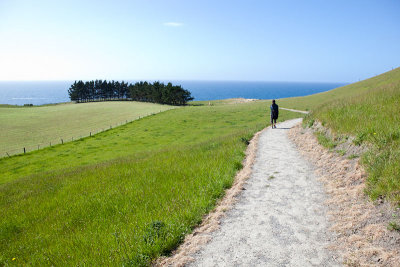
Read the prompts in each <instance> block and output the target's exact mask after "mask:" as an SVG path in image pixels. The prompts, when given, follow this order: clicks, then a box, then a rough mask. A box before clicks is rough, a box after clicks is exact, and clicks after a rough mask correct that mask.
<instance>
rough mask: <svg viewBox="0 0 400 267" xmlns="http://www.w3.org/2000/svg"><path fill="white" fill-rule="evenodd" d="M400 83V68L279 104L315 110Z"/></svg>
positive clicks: (287, 99) (280, 101)
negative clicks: (337, 101)
mask: <svg viewBox="0 0 400 267" xmlns="http://www.w3.org/2000/svg"><path fill="white" fill-rule="evenodd" d="M399 81H400V68H397V69H394V70H392V71H389V72H386V73H384V74H381V75H378V76H375V77H372V78H370V79H366V80H363V81H360V82H356V83H352V84H349V85H346V86H342V87H339V88H336V89H333V90H330V91H327V92H323V93H318V94H314V95H309V96H303V97H290V98H285V99H280V100H279V104H280V105H281V106H282V107H288V108H289V107H290V108H294V109H300V110H313V109H315V108H317V107H318V106H321V105H324V104H325V103H328V102H332V101H335V100H345V99H347V98H350V97H356V96H358V95H363V94H366V93H367V92H368V90H371V89H374V88H378V87H381V86H386V85H389V84H395V83H399Z"/></svg>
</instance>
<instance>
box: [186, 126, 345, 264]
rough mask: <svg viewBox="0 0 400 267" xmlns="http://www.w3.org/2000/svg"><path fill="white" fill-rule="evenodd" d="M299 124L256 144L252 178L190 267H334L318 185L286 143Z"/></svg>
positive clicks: (271, 132)
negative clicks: (293, 129) (289, 132)
mask: <svg viewBox="0 0 400 267" xmlns="http://www.w3.org/2000/svg"><path fill="white" fill-rule="evenodd" d="M300 121H301V119H296V120H291V121H286V122H283V123H280V124H278V128H277V129H268V130H266V131H264V132H263V133H262V134H261V136H260V139H259V143H258V151H257V157H256V160H255V163H254V166H253V171H252V174H251V176H250V178H249V180H248V181H247V183H246V185H245V187H244V190H243V191H242V193H241V194H240V195H239V197H238V201H237V203H236V204H235V205H234V207H233V208H232V209H231V210H230V211H228V212H227V213H226V216H225V217H224V218H223V219H222V221H221V227H220V229H218V230H217V231H215V232H213V233H212V234H211V236H212V238H211V240H210V242H208V243H207V244H206V245H204V247H203V248H202V249H201V250H200V251H198V252H197V253H196V254H195V255H194V258H195V261H194V262H192V263H191V264H189V266H338V265H339V264H338V263H337V261H336V259H335V256H334V255H332V254H331V253H330V252H329V251H328V250H327V249H326V246H327V245H329V240H330V238H332V236H330V234H329V233H328V230H327V229H328V222H327V217H326V209H325V207H324V205H323V203H324V194H323V188H322V185H321V184H320V183H319V182H318V181H317V180H316V178H315V176H314V174H313V170H312V167H311V166H310V165H309V163H307V162H306V161H305V160H304V159H303V158H302V157H301V156H300V154H299V153H298V152H297V150H296V147H295V146H294V144H292V143H291V142H290V141H289V139H288V138H287V131H288V129H290V128H291V127H293V126H294V125H296V124H297V123H299V122H300Z"/></svg>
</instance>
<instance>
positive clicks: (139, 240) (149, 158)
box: [0, 101, 299, 266]
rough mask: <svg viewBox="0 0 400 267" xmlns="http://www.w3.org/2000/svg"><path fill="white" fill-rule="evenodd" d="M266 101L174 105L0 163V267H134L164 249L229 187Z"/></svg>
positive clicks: (262, 119)
mask: <svg viewBox="0 0 400 267" xmlns="http://www.w3.org/2000/svg"><path fill="white" fill-rule="evenodd" d="M268 105H269V102H267V103H266V102H263V101H259V102H253V103H247V104H237V105H218V106H194V107H185V108H180V109H174V110H170V111H166V112H163V113H160V114H157V115H154V116H149V117H146V118H144V119H140V120H137V121H134V122H132V123H128V124H126V125H123V126H121V127H118V128H115V129H112V130H109V131H106V132H104V133H100V134H98V135H96V136H95V137H88V138H84V139H82V140H79V141H74V142H70V143H68V144H64V145H58V146H54V147H51V148H45V149H43V150H40V151H36V152H32V153H29V154H27V155H21V156H15V157H12V158H3V159H0V166H1V168H2V173H1V174H0V209H1V210H2V216H1V218H0V240H1V242H0V265H7V264H13V263H14V264H18V265H96V266H98V265H110V264H111V265H143V264H148V263H149V262H150V261H151V259H154V258H156V257H158V256H160V255H162V254H164V253H167V252H168V251H170V250H171V249H172V248H174V247H175V246H176V245H177V244H178V243H179V242H180V241H181V240H182V238H183V237H184V235H185V234H186V233H188V232H189V231H191V229H192V228H193V227H194V226H195V225H196V224H197V223H198V222H200V220H201V218H202V216H203V215H204V214H205V213H207V212H208V211H209V210H210V209H212V207H213V206H214V205H215V202H216V200H217V199H218V198H219V197H220V196H221V195H222V194H223V192H224V189H225V188H227V187H229V186H230V185H231V183H232V181H233V177H234V174H235V173H236V171H237V170H238V169H240V168H241V161H242V159H243V157H244V153H243V152H244V150H245V148H246V144H247V142H248V140H249V139H250V138H251V136H252V135H253V134H254V133H255V132H256V131H258V130H260V129H262V128H264V127H265V126H266V125H267V121H268V115H269V114H267V113H266V110H267V107H268ZM298 116H299V114H296V113H292V112H285V111H282V114H281V120H283V119H289V118H294V117H298ZM13 259H14V260H13Z"/></svg>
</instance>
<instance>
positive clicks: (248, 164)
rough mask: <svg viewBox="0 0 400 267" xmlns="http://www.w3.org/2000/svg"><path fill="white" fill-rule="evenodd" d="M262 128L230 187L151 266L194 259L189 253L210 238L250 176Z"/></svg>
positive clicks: (249, 146)
mask: <svg viewBox="0 0 400 267" xmlns="http://www.w3.org/2000/svg"><path fill="white" fill-rule="evenodd" d="M264 130H265V129H264ZM264 130H262V131H260V132H258V133H256V134H255V135H254V137H253V138H252V139H251V141H250V143H249V145H248V146H247V149H246V157H245V159H244V161H243V168H242V169H241V170H240V171H239V172H238V173H237V174H236V176H235V180H234V183H233V185H232V187H231V188H229V189H227V190H226V192H225V196H224V197H223V199H221V200H220V201H219V202H218V203H217V205H216V207H215V209H214V210H213V211H211V212H210V213H209V214H207V215H206V216H205V217H204V219H203V221H202V223H201V225H200V226H198V227H196V229H195V230H194V231H193V233H191V234H189V235H187V236H186V237H185V240H184V242H183V244H181V245H180V246H179V248H178V249H177V250H176V251H174V252H173V253H172V255H171V256H170V257H161V258H159V259H157V261H156V262H154V264H153V266H185V265H186V264H187V263H189V262H191V261H193V260H194V258H193V257H192V256H191V255H193V254H194V253H195V252H196V251H198V250H199V249H200V248H201V246H202V245H204V244H206V243H207V242H208V241H209V240H210V239H211V236H210V234H211V233H212V232H213V231H215V230H217V229H218V228H219V225H220V219H221V218H222V216H224V214H225V212H226V211H228V210H229V209H231V208H232V206H233V204H234V203H235V202H236V196H237V195H238V194H239V193H240V192H241V191H242V190H243V186H244V184H245V182H246V180H247V179H248V178H249V177H250V174H251V171H252V166H253V164H254V160H255V158H256V154H257V143H258V139H259V136H260V134H261V133H262V132H263V131H264Z"/></svg>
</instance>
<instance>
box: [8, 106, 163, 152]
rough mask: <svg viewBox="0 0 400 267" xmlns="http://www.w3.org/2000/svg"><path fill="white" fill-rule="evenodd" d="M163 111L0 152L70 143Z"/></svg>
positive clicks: (23, 150) (26, 150)
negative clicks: (75, 134)
mask: <svg viewBox="0 0 400 267" xmlns="http://www.w3.org/2000/svg"><path fill="white" fill-rule="evenodd" d="M161 112H163V111H162V110H160V111H159V112H152V113H149V114H147V115H142V116H138V117H135V118H133V119H126V120H125V121H123V122H118V123H115V122H114V123H110V126H106V127H101V128H98V129H94V130H89V131H86V133H84V134H80V135H77V136H64V137H60V138H54V139H51V140H48V141H46V142H42V143H40V144H36V145H21V146H20V148H14V149H6V150H7V151H5V150H3V151H1V152H0V158H4V157H11V156H15V155H23V154H26V153H29V152H32V151H37V150H40V149H43V148H47V147H53V146H57V145H63V144H66V143H69V142H73V141H77V140H80V139H82V138H85V137H91V136H94V135H96V134H99V133H102V132H105V131H108V130H110V129H113V128H116V127H118V126H122V125H125V124H128V123H131V122H133V121H137V120H140V119H143V118H145V117H148V116H152V115H155V114H158V113H161ZM82 133H83V132H82Z"/></svg>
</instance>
